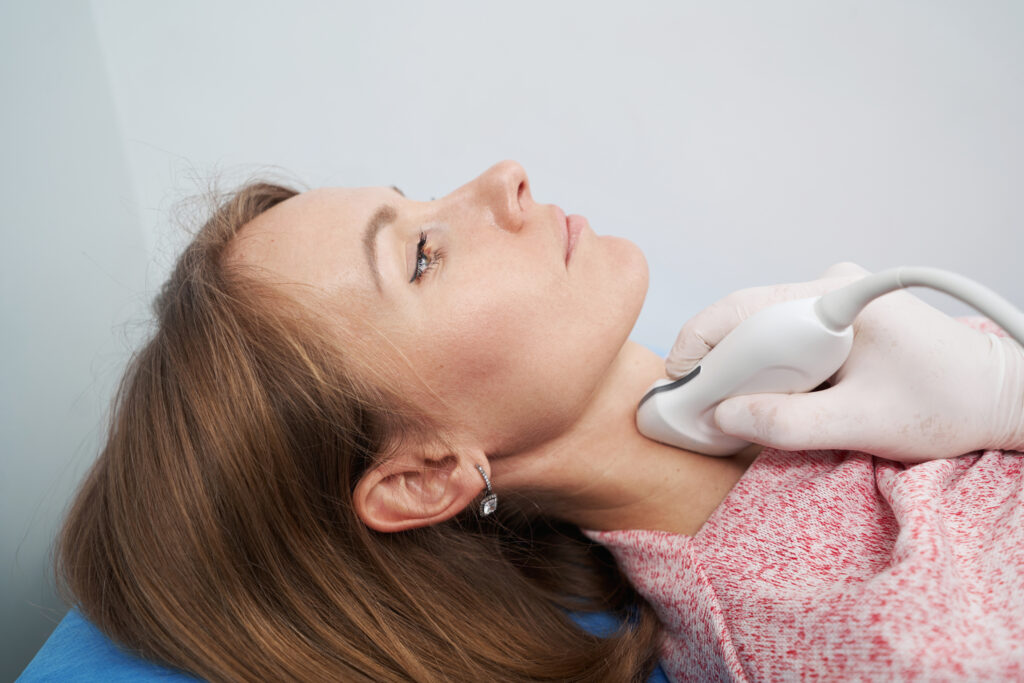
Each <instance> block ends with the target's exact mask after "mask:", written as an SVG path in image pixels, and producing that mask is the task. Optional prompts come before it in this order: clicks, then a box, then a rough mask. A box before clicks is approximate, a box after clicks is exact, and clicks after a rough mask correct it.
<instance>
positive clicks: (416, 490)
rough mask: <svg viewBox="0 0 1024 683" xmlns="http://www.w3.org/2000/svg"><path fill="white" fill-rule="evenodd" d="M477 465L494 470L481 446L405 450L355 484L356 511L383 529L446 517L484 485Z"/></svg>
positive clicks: (402, 528)
mask: <svg viewBox="0 0 1024 683" xmlns="http://www.w3.org/2000/svg"><path fill="white" fill-rule="evenodd" d="M477 465H480V466H481V467H483V468H484V471H485V472H487V476H488V477H490V476H491V470H490V465H489V464H488V462H487V456H486V455H484V453H483V452H482V451H474V450H466V451H460V452H457V453H443V454H440V455H430V454H428V453H427V452H425V451H423V450H417V448H416V447H412V448H408V449H405V450H402V451H400V452H398V453H396V454H394V455H393V456H392V457H390V458H388V459H387V460H386V461H385V462H383V463H381V464H379V465H377V466H375V467H373V468H371V469H370V470H368V471H367V472H366V473H365V474H364V475H363V477H362V479H360V480H359V483H358V484H356V489H355V491H354V493H353V499H354V501H353V502H354V503H355V507H356V514H357V515H359V519H361V520H362V521H363V523H364V524H365V525H366V526H368V527H370V528H371V529H375V530H376V531H384V532H394V531H405V530H406V529H415V528H417V527H422V526H430V525H432V524H437V523H439V522H443V521H444V520H446V519H450V518H452V517H454V516H455V515H457V514H458V513H459V512H461V511H462V510H463V509H465V507H466V506H467V505H469V504H470V503H472V502H473V499H474V498H476V497H477V496H478V495H480V492H481V491H483V490H484V488H485V485H484V479H483V477H481V476H480V472H479V471H477V469H476V466H477Z"/></svg>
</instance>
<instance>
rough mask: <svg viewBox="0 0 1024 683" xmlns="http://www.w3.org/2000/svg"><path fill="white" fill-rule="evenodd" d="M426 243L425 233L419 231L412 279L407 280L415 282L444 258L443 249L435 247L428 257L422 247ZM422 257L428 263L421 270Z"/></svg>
mask: <svg viewBox="0 0 1024 683" xmlns="http://www.w3.org/2000/svg"><path fill="white" fill-rule="evenodd" d="M426 244H427V233H425V232H421V233H420V241H419V244H417V245H416V265H415V266H414V267H413V274H412V279H411V280H409V282H416V281H417V280H419V279H420V278H421V277H423V276H424V275H425V274H427V273H428V272H430V270H431V269H433V267H434V266H436V265H437V264H438V263H440V261H441V259H443V258H444V251H443V250H441V249H435V250H434V251H433V253H431V254H430V256H429V257H428V256H427V255H426V254H425V253H423V247H424V246H426ZM423 259H427V261H428V263H427V265H426V266H424V267H423V269H422V270H421V269H420V261H422V260H423Z"/></svg>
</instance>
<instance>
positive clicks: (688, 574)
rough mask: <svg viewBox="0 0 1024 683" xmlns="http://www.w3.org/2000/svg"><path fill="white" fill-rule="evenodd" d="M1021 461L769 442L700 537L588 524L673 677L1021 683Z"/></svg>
mask: <svg viewBox="0 0 1024 683" xmlns="http://www.w3.org/2000/svg"><path fill="white" fill-rule="evenodd" d="M1022 465H1024V459H1022V458H1021V454H1019V453H1011V452H1005V453H1004V452H1000V451H985V452H983V453H982V452H976V453H973V454H969V455H965V456H961V457H959V458H954V459H950V460H935V461H930V462H925V463H920V464H916V465H901V464H899V463H894V462H890V461H888V460H883V459H880V458H876V457H873V456H871V455H868V454H865V453H859V452H855V451H837V450H825V451H795V452H786V451H779V450H776V449H771V448H766V449H765V450H764V451H762V453H761V455H760V456H758V458H757V460H755V462H754V463H753V464H752V465H751V466H750V468H749V469H748V470H747V472H746V473H745V474H744V476H743V477H742V478H741V479H740V481H739V482H738V483H737V484H736V486H735V487H734V488H733V489H732V491H731V492H730V493H729V494H728V496H727V497H726V498H725V500H724V501H723V502H722V503H721V505H720V506H719V507H718V509H716V510H715V512H714V513H713V514H712V515H711V517H710V518H709V519H708V520H707V522H706V523H705V524H704V526H703V527H702V528H701V529H700V531H699V532H698V533H697V534H696V535H695V536H692V537H690V536H681V535H678V534H671V533H666V532H661V531H639V530H631V531H609V532H596V531H590V532H587V534H588V535H589V536H590V537H591V538H593V539H594V540H596V541H598V542H600V543H602V544H604V545H606V546H607V547H608V548H609V549H610V550H611V551H612V553H613V554H614V555H615V557H616V559H617V560H618V563H619V566H620V567H621V568H622V570H623V571H624V572H625V573H626V575H627V576H628V577H629V579H630V581H631V582H632V583H633V584H634V585H635V586H636V587H637V589H638V590H639V592H640V593H641V594H642V595H643V596H644V597H645V598H646V599H647V600H648V601H649V602H650V603H651V604H652V605H653V606H654V607H655V609H656V610H657V612H658V615H659V616H660V618H661V621H662V623H663V624H664V625H665V629H666V640H665V642H664V645H663V646H662V653H661V655H662V665H663V667H664V669H665V671H666V673H667V674H668V675H669V676H670V677H671V678H673V679H674V680H677V681H692V680H699V681H709V680H739V681H747V680H761V681H774V680H780V679H783V680H880V679H881V680H901V681H902V680H951V681H952V680H979V679H983V680H1024V479H1022V476H1021V475H1022Z"/></svg>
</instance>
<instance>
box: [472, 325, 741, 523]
mask: <svg viewBox="0 0 1024 683" xmlns="http://www.w3.org/2000/svg"><path fill="white" fill-rule="evenodd" d="M664 377H666V375H665V364H664V361H663V360H662V359H661V358H659V357H658V356H657V355H656V354H654V353H653V352H651V351H649V350H648V349H646V348H644V347H642V346H640V345H639V344H635V343H633V342H626V344H625V345H624V346H623V347H622V350H621V351H620V352H619V354H618V356H617V357H616V359H615V361H614V362H613V364H612V365H611V367H610V368H609V371H608V373H607V375H606V376H605V379H604V381H603V382H602V384H601V385H600V387H599V388H598V390H597V391H596V392H595V394H594V398H593V400H592V401H591V402H590V403H589V404H588V406H587V408H586V409H585V410H584V412H583V414H582V415H581V416H580V418H579V419H578V420H577V421H576V422H575V423H573V425H572V426H571V427H570V429H568V430H567V431H565V432H564V433H563V434H561V435H560V436H559V437H558V438H556V439H554V440H552V441H549V442H546V443H544V444H542V445H540V446H538V447H536V448H535V449H533V450H531V451H529V452H525V453H519V454H516V455H511V456H507V457H504V458H501V459H498V460H495V461H493V462H492V468H493V474H494V479H495V481H496V482H500V484H501V488H503V489H505V490H506V492H508V493H513V494H515V495H516V496H517V497H518V496H519V495H521V496H523V497H524V498H525V499H526V500H527V501H529V503H530V504H531V505H534V506H539V508H540V510H541V511H542V512H543V513H544V514H547V515H550V516H552V517H555V518H558V519H563V520H566V521H569V522H572V523H574V524H577V525H579V526H581V527H583V528H586V529H594V530H609V531H610V530H615V529H655V530H661V531H669V532H673V533H681V534H687V535H693V534H695V533H696V532H697V531H698V530H699V529H700V527H701V526H702V525H703V524H704V522H705V521H706V520H707V518H708V517H709V516H710V515H711V513H712V512H713V511H714V510H715V508H716V507H718V505H719V503H721V501H722V499H723V498H725V496H726V494H727V493H728V492H729V490H730V489H731V488H732V486H733V485H734V484H735V483H736V482H737V481H738V480H739V478H740V477H741V476H742V475H743V472H744V471H746V468H747V467H748V466H749V465H750V463H751V462H752V461H753V459H754V458H755V457H756V456H757V453H759V452H760V450H761V447H760V446H757V445H756V444H755V445H752V446H750V447H748V448H747V449H745V450H743V451H741V452H740V453H738V454H737V455H734V456H731V457H725V458H722V457H711V456H706V455H701V454H699V453H693V452H690V451H685V450H680V449H678V448H673V447H671V446H665V445H663V444H660V443H657V442H655V441H651V440H650V439H647V438H646V437H644V436H643V435H641V434H640V433H639V432H638V431H637V429H636V407H637V404H638V403H639V402H640V399H641V398H642V397H643V395H644V393H645V392H646V391H647V389H648V388H649V387H650V385H651V384H652V383H653V382H654V381H655V380H656V379H659V378H664Z"/></svg>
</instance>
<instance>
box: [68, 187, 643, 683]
mask: <svg viewBox="0 0 1024 683" xmlns="http://www.w3.org/2000/svg"><path fill="white" fill-rule="evenodd" d="M295 194H296V192H295V191H294V190H292V189H289V188H287V187H284V186H281V185H278V184H273V183H268V182H251V183H249V184H247V185H245V186H243V187H242V188H241V189H239V190H237V191H235V192H233V193H230V194H228V195H225V196H221V197H220V198H219V199H218V200H217V203H216V205H215V208H214V211H213V215H212V217H211V218H210V219H209V220H208V221H207V222H206V223H205V225H203V227H202V228H201V229H200V230H199V231H198V233H197V234H196V236H195V238H194V239H193V241H192V242H191V243H190V244H189V245H188V246H187V247H186V248H185V250H184V252H183V253H182V254H181V256H180V257H179V259H178V261H177V263H176V265H175V268H174V270H173V272H172V274H171V276H170V278H169V279H168V281H167V282H166V283H165V284H164V286H163V288H162V290H161V291H160V293H159V295H158V296H157V298H156V300H155V302H154V317H155V322H156V325H155V328H154V332H153V333H152V336H151V337H150V339H149V340H148V342H147V343H146V344H145V345H144V346H143V347H142V348H141V349H140V350H139V351H137V352H136V353H135V355H134V356H133V357H132V360H131V361H130V363H129V365H128V368H127V370H126V372H125V375H124V378H123V379H122V382H121V384H120V387H119V389H118V392H117V395H116V397H115V401H114V409H113V413H112V418H111V422H110V426H109V432H108V435H107V441H106V444H105V446H104V448H103V450H102V452H101V453H100V456H99V458H98V460H97V461H96V463H95V464H94V465H93V467H92V469H91V470H90V472H89V474H88V476H87V478H86V480H85V481H84V483H83V484H82V487H81V489H80V491H79V492H78V494H77V497H76V499H75V501H74V503H73V505H72V508H71V510H70V512H69V514H68V517H67V519H66V521H65V524H64V528H63V530H62V532H61V535H60V538H59V540H58V549H57V556H58V575H59V578H60V579H61V581H62V585H63V588H64V590H65V592H66V595H67V597H68V599H69V601H71V602H73V603H74V604H76V605H77V606H78V607H79V609H80V610H81V611H82V612H83V613H84V614H85V616H86V617H87V618H89V619H90V620H91V621H92V622H93V623H94V624H96V625H97V626H98V627H99V628H100V629H101V630H102V631H103V632H105V633H106V634H107V635H108V636H110V637H111V638H113V639H114V640H116V641H118V642H119V643H121V644H122V645H123V646H125V647H127V648H129V649H130V650H132V651H134V652H136V653H137V654H139V655H141V656H142V657H145V658H148V659H151V660H155V661H158V662H162V663H164V664H167V665H170V666H172V667H175V668H179V669H182V670H185V671H187V672H190V673H192V674H194V675H197V676H200V677H202V678H205V679H209V680H252V681H266V680H308V681H326V680H355V681H398V680H416V681H441V680H443V681H486V680H501V681H506V680H507V681H516V680H523V681H527V680H529V681H555V680H557V681H629V680H642V679H645V678H646V677H647V676H648V675H649V673H650V671H651V669H652V668H653V666H654V664H655V662H656V656H657V647H658V643H659V639H660V634H659V627H658V624H657V620H656V617H655V616H654V613H653V610H652V609H651V608H650V607H649V606H648V605H647V604H646V603H643V602H642V600H640V599H639V598H638V597H637V596H636V594H635V593H634V592H633V590H632V589H631V588H630V587H629V585H628V583H626V581H625V580H624V579H623V577H622V576H621V574H619V572H618V570H617V569H616V568H615V564H614V561H613V560H612V558H611V557H610V555H609V554H608V553H607V551H605V550H604V549H603V548H601V547H600V546H598V545H596V544H594V543H591V542H590V541H588V540H587V539H586V538H585V537H584V536H582V535H581V534H580V533H579V530H578V529H575V528H574V527H571V526H570V525H565V524H561V523H558V522H555V521H552V520H547V519H543V518H528V517H527V516H526V515H525V514H524V513H522V512H517V511H516V510H515V509H514V507H515V506H514V505H513V506H509V505H504V506H503V507H505V508H506V509H505V510H504V511H503V513H502V514H501V516H500V518H498V519H496V520H493V521H492V520H491V519H490V518H488V519H486V520H480V519H478V518H477V517H476V516H475V515H474V514H471V513H464V514H463V515H461V516H459V517H456V518H455V519H452V520H450V521H449V522H446V523H443V524H439V525H436V526H433V527H429V528H425V529H416V530H413V531H407V532H402V533H396V534H381V533H377V532H374V531H372V530H370V529H368V528H367V527H365V526H364V525H363V524H362V523H361V522H360V521H359V518H358V517H357V516H356V514H355V512H354V509H353V504H352V489H353V487H354V485H355V483H356V481H357V480H358V478H359V477H360V475H361V474H362V473H363V472H364V471H365V469H366V468H367V467H368V466H369V465H370V464H371V463H372V462H373V461H374V459H375V458H378V457H381V456H382V453H383V446H384V444H386V443H388V442H389V441H391V440H393V437H395V435H396V434H399V433H400V432H401V431H402V430H417V429H423V428H424V423H423V422H422V421H418V420H417V418H416V413H415V411H414V410H413V409H412V407H411V406H405V405H402V403H401V400H400V397H397V396H391V395H388V394H387V392H386V391H383V390H381V389H380V388H378V387H372V386H369V385H368V384H367V383H365V382H360V381H358V380H357V379H356V375H357V373H355V372H353V371H352V369H351V368H349V367H348V361H347V359H346V357H345V353H344V349H343V348H339V347H340V346H342V345H341V344H339V343H338V341H337V337H336V336H334V337H331V335H329V334H327V333H326V331H325V328H324V326H323V325H322V324H320V323H319V322H318V321H317V320H316V319H315V317H313V316H312V315H310V314H309V307H303V306H301V305H298V304H297V302H296V301H295V300H293V299H291V298H289V296H286V295H285V294H284V293H283V291H281V290H280V288H275V287H272V286H270V285H269V284H267V283H261V281H260V280H259V279H258V278H254V277H251V276H250V275H251V274H247V272H246V271H244V270H243V269H241V268H237V267H234V266H232V265H230V264H229V261H228V259H226V258H225V254H226V253H227V248H228V246H229V244H230V243H231V240H232V238H233V237H234V236H235V234H236V233H237V232H238V231H239V229H240V228H241V227H242V226H244V225H245V224H246V223H247V222H249V221H250V220H252V219H253V218H255V217H256V216H258V215H259V214H261V213H262V212H264V211H267V210H268V209H270V208H271V207H273V206H275V205H276V204H278V203H280V202H282V201H285V200H286V199H288V198H289V197H292V196H294V195H295ZM567 610H575V611H582V612H587V611H596V610H611V611H613V612H615V613H617V614H618V615H619V616H620V617H622V618H623V620H624V622H623V623H624V626H623V627H622V628H621V629H620V630H619V631H618V632H617V633H615V634H613V635H612V637H608V638H599V637H597V636H595V635H592V634H590V633H587V632H586V631H584V630H583V629H581V628H579V627H578V626H577V625H576V624H575V623H574V622H573V621H572V620H571V619H570V618H569V617H568V616H567Z"/></svg>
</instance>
